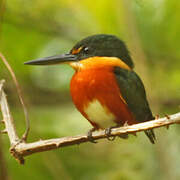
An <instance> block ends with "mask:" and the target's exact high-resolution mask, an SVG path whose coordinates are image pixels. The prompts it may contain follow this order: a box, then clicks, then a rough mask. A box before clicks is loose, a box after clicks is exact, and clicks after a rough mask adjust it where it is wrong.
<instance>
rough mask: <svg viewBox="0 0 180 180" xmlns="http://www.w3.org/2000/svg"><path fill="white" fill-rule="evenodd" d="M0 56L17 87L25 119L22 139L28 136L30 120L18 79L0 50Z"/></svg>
mask: <svg viewBox="0 0 180 180" xmlns="http://www.w3.org/2000/svg"><path fill="white" fill-rule="evenodd" d="M0 58H1V59H2V61H3V63H4V64H5V66H6V68H7V69H8V71H9V73H10V74H11V77H12V79H13V81H14V84H15V86H16V89H17V93H18V97H19V100H20V103H21V105H22V107H23V111H24V116H25V121H26V130H25V132H24V134H23V136H22V140H26V139H27V136H28V133H29V130H30V122H29V116H28V111H27V108H26V105H25V103H24V99H23V97H22V91H21V87H20V85H19V83H18V80H17V78H16V75H15V73H14V71H13V70H12V68H11V66H10V65H9V63H8V61H7V60H6V58H5V57H4V55H3V54H2V53H1V52H0Z"/></svg>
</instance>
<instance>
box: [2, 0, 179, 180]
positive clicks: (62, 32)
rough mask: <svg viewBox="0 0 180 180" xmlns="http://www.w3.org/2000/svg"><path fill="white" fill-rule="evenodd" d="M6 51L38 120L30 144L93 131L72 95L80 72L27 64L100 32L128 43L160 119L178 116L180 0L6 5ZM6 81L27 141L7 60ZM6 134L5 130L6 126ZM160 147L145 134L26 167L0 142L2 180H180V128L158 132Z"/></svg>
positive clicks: (30, 160) (16, 1)
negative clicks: (73, 82) (72, 81)
mask: <svg viewBox="0 0 180 180" xmlns="http://www.w3.org/2000/svg"><path fill="white" fill-rule="evenodd" d="M0 21H1V23H0V51H1V52H2V53H3V54H4V55H5V56H6V58H7V60H8V62H9V63H10V64H11V66H12V68H13V69H14V71H15V73H16V75H17V78H18V80H19V83H20V84H21V87H22V89H23V94H24V98H25V101H26V103H27V104H28V110H29V114H30V119H31V131H30V134H29V139H28V141H29V142H30V141H36V140H39V139H46V138H55V137H63V136H70V135H77V134H83V133H86V132H87V131H88V130H89V129H90V128H91V126H90V124H89V123H88V121H87V120H85V119H84V118H83V117H82V116H81V115H80V113H79V112H78V111H77V110H76V109H75V107H74V105H73V104H72V102H71V97H70V94H69V83H70V79H71V77H72V74H73V70H72V69H71V68H70V67H68V66H66V65H61V66H49V67H33V66H24V65H23V62H24V61H27V60H31V59H36V58H39V57H44V56H50V55H55V54H58V53H64V52H68V51H69V50H70V49H71V47H72V46H73V45H74V44H75V43H76V42H77V41H78V40H80V39H82V38H84V37H86V36H89V35H92V34H97V33H108V34H114V35H117V36H118V37H120V38H121V39H123V40H124V41H125V42H126V44H127V46H128V48H129V50H130V52H131V56H132V57H133V60H134V62H135V67H136V68H135V70H136V71H137V72H138V74H139V75H140V76H141V78H142V80H143V82H144V84H145V87H146V90H147V95H148V99H149V102H150V105H151V108H152V111H153V113H154V114H160V115H165V114H172V113H176V112H178V111H179V105H180V1H177V0H134V1H132V0H111V1H110V0H96V1H92V0H78V1H77V0H54V1H49V0H43V1H42V0H31V1H27V0H0ZM0 79H6V84H5V85H6V88H5V89H6V93H7V95H8V101H9V104H10V108H11V111H12V114H13V117H14V119H15V123H16V126H17V129H18V133H19V135H22V133H23V131H24V128H25V124H24V117H23V112H22V107H21V106H20V104H19V101H18V98H17V93H16V89H15V86H14V84H13V82H12V80H11V77H10V75H9V73H8V72H7V69H6V68H5V66H4V65H3V63H2V62H1V61H0ZM0 126H1V129H3V127H2V125H0ZM155 132H156V134H157V139H158V140H157V144H156V145H151V144H150V143H149V141H148V139H147V138H146V137H145V135H144V133H138V138H136V137H133V136H130V138H129V139H128V140H122V139H119V138H117V139H116V140H115V141H113V142H109V141H107V140H101V141H99V143H98V144H92V143H85V144H82V145H79V146H72V147H66V148H62V149H58V150H54V151H49V152H44V153H38V154H35V155H32V156H29V157H27V158H26V164H25V165H24V166H21V165H19V164H18V163H17V162H16V161H15V159H14V158H12V157H11V156H10V154H9V151H8V149H9V140H8V138H7V135H3V136H0V179H2V180H6V179H10V180H19V179H26V180H31V179H39V180H41V179H43V180H49V179H54V180H59V179H62V180H71V179H72V180H94V179H95V180H96V179H97V180H106V179H107V180H144V179H146V180H152V179H154V180H156V179H158V180H170V179H171V180H178V179H180V171H179V166H180V156H179V154H180V141H179V136H180V127H179V126H178V125H174V126H171V127H170V130H168V131H167V130H166V128H160V129H157V130H155Z"/></svg>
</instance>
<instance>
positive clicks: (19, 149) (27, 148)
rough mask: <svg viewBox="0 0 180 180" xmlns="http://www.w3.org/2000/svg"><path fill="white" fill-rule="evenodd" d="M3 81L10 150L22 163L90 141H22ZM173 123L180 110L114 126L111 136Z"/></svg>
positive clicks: (1, 101) (179, 119)
mask: <svg viewBox="0 0 180 180" xmlns="http://www.w3.org/2000/svg"><path fill="white" fill-rule="evenodd" d="M2 85H3V82H2V81H0V106H1V110H2V115H3V118H4V122H5V127H6V131H7V133H8V136H9V139H10V142H11V148H10V152H11V154H12V156H14V157H15V158H16V159H17V160H19V162H20V163H21V164H23V163H24V157H25V156H28V155H31V154H34V153H37V152H43V151H49V150H52V149H57V148H60V147H65V146H71V145H75V144H77V145H79V144H81V143H85V142H88V141H89V139H88V137H87V135H78V136H69V137H63V138H56V139H47V140H40V141H36V142H32V143H26V142H24V141H20V139H19V137H18V136H17V133H16V129H15V126H14V123H13V119H12V116H11V114H10V111H9V108H8V103H7V99H6V96H5V93H4V91H3V89H2ZM171 124H180V112H179V113H177V114H174V115H170V116H166V117H164V118H160V119H157V120H152V121H148V122H144V123H139V124H135V125H131V126H123V127H119V128H113V129H112V132H111V136H119V135H121V134H131V133H132V134H133V133H136V132H140V131H144V130H147V129H154V128H158V127H162V126H168V125H171ZM92 137H93V139H94V140H98V139H103V138H107V137H106V134H105V131H104V130H101V131H97V132H94V133H93V134H92Z"/></svg>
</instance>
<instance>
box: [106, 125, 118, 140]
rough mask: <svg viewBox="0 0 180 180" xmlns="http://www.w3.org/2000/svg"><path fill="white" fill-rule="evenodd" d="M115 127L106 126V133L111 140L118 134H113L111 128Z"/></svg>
mask: <svg viewBox="0 0 180 180" xmlns="http://www.w3.org/2000/svg"><path fill="white" fill-rule="evenodd" d="M112 128H113V127H109V128H106V129H105V134H106V137H107V139H108V140H109V141H114V140H115V138H116V136H111V130H112Z"/></svg>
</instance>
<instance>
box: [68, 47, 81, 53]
mask: <svg viewBox="0 0 180 180" xmlns="http://www.w3.org/2000/svg"><path fill="white" fill-rule="evenodd" d="M82 48H83V47H80V48H78V49H73V50H72V52H71V54H78V53H79V52H80V51H81V49H82Z"/></svg>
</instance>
